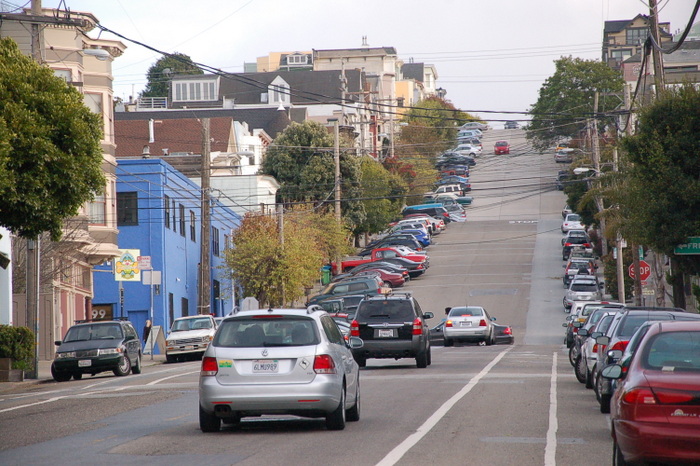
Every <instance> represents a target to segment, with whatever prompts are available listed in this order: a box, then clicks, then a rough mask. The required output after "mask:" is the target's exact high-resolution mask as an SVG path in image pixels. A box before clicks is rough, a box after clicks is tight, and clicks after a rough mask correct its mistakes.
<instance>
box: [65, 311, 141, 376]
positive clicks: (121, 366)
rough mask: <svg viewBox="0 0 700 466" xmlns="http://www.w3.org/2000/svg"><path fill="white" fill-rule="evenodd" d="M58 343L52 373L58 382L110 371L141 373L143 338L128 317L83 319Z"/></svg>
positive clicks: (125, 373)
mask: <svg viewBox="0 0 700 466" xmlns="http://www.w3.org/2000/svg"><path fill="white" fill-rule="evenodd" d="M55 343H56V346H58V349H57V350H56V356H55V357H54V360H53V363H52V364H51V375H52V376H53V378H54V380H56V382H65V381H67V380H70V378H71V377H73V378H74V379H75V380H80V379H81V378H82V377H83V374H91V375H95V374H97V373H99V372H107V371H112V372H114V375H119V376H122V375H127V374H129V372H132V373H134V374H140V373H141V340H139V337H138V334H137V333H136V330H135V329H134V326H133V325H132V324H131V322H129V321H127V320H120V321H114V320H110V321H99V322H84V323H79V324H76V325H73V326H72V327H71V328H69V329H68V331H67V332H66V336H65V337H64V338H63V341H60V340H59V341H56V342H55Z"/></svg>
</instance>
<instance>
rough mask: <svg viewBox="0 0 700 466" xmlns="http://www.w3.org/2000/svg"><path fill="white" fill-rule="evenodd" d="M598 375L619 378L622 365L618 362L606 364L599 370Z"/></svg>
mask: <svg viewBox="0 0 700 466" xmlns="http://www.w3.org/2000/svg"><path fill="white" fill-rule="evenodd" d="M600 375H602V376H603V377H605V378H606V379H619V378H621V377H622V366H621V365H619V364H612V365H610V366H606V367H604V368H603V370H602V371H601V372H600Z"/></svg>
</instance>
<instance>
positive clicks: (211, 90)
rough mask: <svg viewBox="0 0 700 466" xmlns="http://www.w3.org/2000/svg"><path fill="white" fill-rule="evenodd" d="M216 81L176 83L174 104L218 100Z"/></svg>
mask: <svg viewBox="0 0 700 466" xmlns="http://www.w3.org/2000/svg"><path fill="white" fill-rule="evenodd" d="M216 84H217V82H216V81H186V82H179V83H175V92H174V95H173V101H174V102H186V101H212V100H217V99H218V91H217V88H216Z"/></svg>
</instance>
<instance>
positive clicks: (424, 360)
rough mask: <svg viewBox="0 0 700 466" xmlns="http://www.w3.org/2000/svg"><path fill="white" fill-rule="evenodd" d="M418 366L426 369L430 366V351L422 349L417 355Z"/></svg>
mask: <svg viewBox="0 0 700 466" xmlns="http://www.w3.org/2000/svg"><path fill="white" fill-rule="evenodd" d="M416 367H417V368H418V369H425V368H426V367H428V351H421V352H420V353H418V355H417V356H416Z"/></svg>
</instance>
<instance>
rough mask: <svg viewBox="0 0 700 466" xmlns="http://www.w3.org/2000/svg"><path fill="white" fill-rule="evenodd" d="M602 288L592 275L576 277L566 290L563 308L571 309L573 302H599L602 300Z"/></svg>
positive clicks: (601, 284)
mask: <svg viewBox="0 0 700 466" xmlns="http://www.w3.org/2000/svg"><path fill="white" fill-rule="evenodd" d="M602 287H603V283H601V282H599V281H598V278H597V277H596V276H594V275H576V276H575V277H574V278H573V280H571V283H569V287H568V288H567V289H566V295H565V296H564V300H563V304H564V308H565V309H571V306H572V305H573V304H574V301H600V300H601V299H603V293H602V292H601V288H602Z"/></svg>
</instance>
